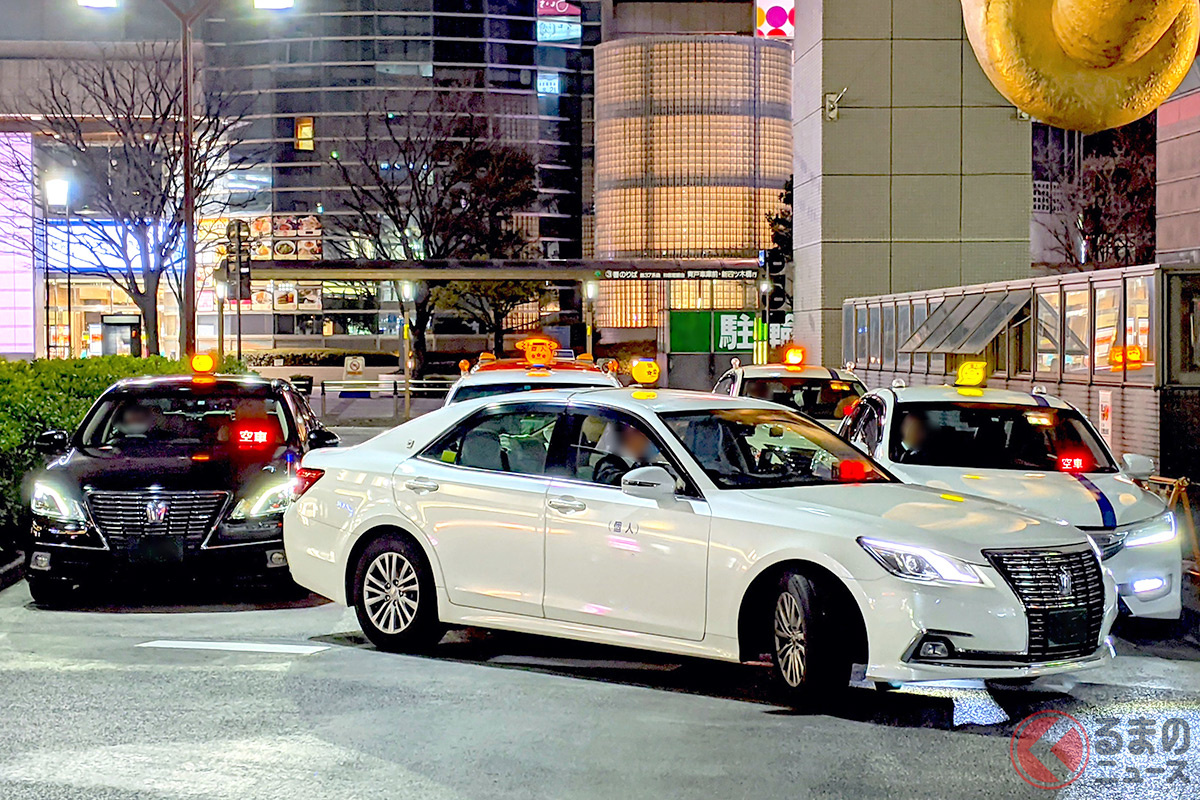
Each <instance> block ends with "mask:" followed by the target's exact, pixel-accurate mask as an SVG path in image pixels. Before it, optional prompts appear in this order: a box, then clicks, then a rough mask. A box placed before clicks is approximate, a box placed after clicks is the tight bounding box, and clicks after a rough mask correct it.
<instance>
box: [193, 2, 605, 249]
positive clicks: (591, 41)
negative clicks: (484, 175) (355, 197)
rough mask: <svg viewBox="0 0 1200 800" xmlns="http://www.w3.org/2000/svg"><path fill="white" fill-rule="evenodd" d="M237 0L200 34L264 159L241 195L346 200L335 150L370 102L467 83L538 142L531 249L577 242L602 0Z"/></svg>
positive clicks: (304, 206)
mask: <svg viewBox="0 0 1200 800" xmlns="http://www.w3.org/2000/svg"><path fill="white" fill-rule="evenodd" d="M243 5H244V6H245V8H242V7H241V6H239V5H238V4H235V3H224V4H222V6H221V7H220V8H221V10H222V13H223V14H224V17H223V18H220V19H213V20H210V21H209V23H208V24H207V27H206V29H205V33H204V38H205V42H206V45H207V51H206V52H207V58H208V63H209V66H210V68H211V74H212V76H213V80H215V81H217V82H219V83H220V84H221V85H223V86H226V87H231V88H232V89H233V90H235V91H237V92H241V93H243V96H244V97H246V98H247V99H248V100H250V101H251V112H250V117H249V123H250V126H249V128H248V130H247V131H246V140H245V143H244V146H245V147H246V148H247V152H248V153H249V154H250V156H251V158H252V160H254V161H257V162H259V163H260V166H258V167H256V168H255V169H253V170H251V171H249V172H246V173H244V174H242V175H240V176H239V179H238V181H237V182H236V183H235V184H234V185H233V186H232V187H231V188H233V189H234V191H235V192H236V193H238V194H239V199H240V202H241V207H242V208H244V209H246V210H247V211H248V212H251V213H271V214H295V215H316V214H324V215H337V214H339V213H345V210H346V209H345V203H344V198H345V193H344V192H345V189H344V186H342V185H340V183H341V181H340V180H339V175H338V173H337V172H336V170H334V169H332V168H331V166H330V159H331V154H332V153H333V152H334V151H336V150H337V149H338V147H339V143H340V142H342V141H344V137H347V136H354V135H355V134H356V131H355V129H356V124H355V123H356V121H361V118H362V115H363V114H364V113H365V112H368V111H373V110H378V109H380V108H381V107H383V108H387V109H388V110H389V111H390V110H391V109H393V108H394V109H396V110H397V111H398V112H399V111H402V110H403V109H404V108H405V107H407V106H410V105H411V103H412V101H413V98H414V97H419V96H421V95H425V96H428V95H427V93H439V92H441V93H461V92H471V93H477V94H482V95H485V96H486V108H487V109H488V113H489V114H494V115H495V116H496V117H498V118H499V121H500V123H501V128H502V130H503V131H504V135H505V136H506V137H507V138H509V139H510V140H511V141H513V142H514V143H518V144H520V145H523V146H526V147H528V148H529V149H530V151H531V152H533V153H534V154H535V157H536V160H537V164H538V190H539V191H538V200H537V203H536V205H535V207H533V208H530V209H528V212H527V213H526V214H525V215H523V216H522V218H521V219H520V220H519V223H520V224H521V225H522V227H524V228H525V229H526V230H527V231H528V232H529V233H530V234H532V235H533V237H534V238H535V239H536V241H537V244H538V248H539V250H540V255H541V256H543V257H547V258H572V257H576V258H577V257H579V256H581V255H582V254H583V249H584V237H583V233H582V232H583V228H584V225H583V221H582V218H583V216H584V213H585V202H590V200H585V198H586V197H587V191H585V190H588V189H590V187H586V186H585V183H587V182H590V178H588V179H585V176H586V175H589V174H590V172H591V170H592V161H593V159H592V146H591V142H592V136H593V132H592V112H591V108H592V95H593V85H592V84H593V71H592V48H593V46H594V45H596V44H597V43H598V42H599V40H600V6H601V3H600V2H599V0H570V1H569V2H568V0H349V2H348V1H347V0H305V2H303V3H297V4H296V6H295V8H293V9H291V10H289V11H288V12H287V13H284V14H270V13H267V12H263V11H256V10H254V9H252V8H250V7H249V6H250V4H249V3H246V4H243ZM358 135H361V124H360V125H359V126H358ZM326 219H328V217H326ZM331 227H332V226H331V225H330V224H329V223H328V222H327V223H326V224H325V229H326V238H327V241H328V236H329V230H330V228H331Z"/></svg>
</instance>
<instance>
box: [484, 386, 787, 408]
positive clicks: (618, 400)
mask: <svg viewBox="0 0 1200 800" xmlns="http://www.w3.org/2000/svg"><path fill="white" fill-rule="evenodd" d="M513 400H523V401H537V400H543V401H544V400H552V401H553V400H557V401H564V400H566V401H570V402H572V403H578V404H583V405H598V406H603V407H605V408H619V409H623V410H626V411H634V412H637V411H651V412H653V413H655V414H667V413H670V412H673V411H704V410H711V409H722V408H767V409H771V410H773V411H779V410H781V409H782V408H783V407H782V406H779V405H777V404H775V403H771V402H768V401H766V400H754V399H751V398H748V397H730V396H729V395H722V394H713V393H712V392H696V391H691V390H688V389H654V388H646V387H641V386H629V387H624V388H620V389H618V388H615V387H614V388H603V387H599V388H596V389H543V390H539V391H532V392H518V393H514V394H507V395H504V396H502V397H490V398H479V399H478V400H472V401H470V402H476V403H480V404H481V405H487V402H486V401H491V402H493V403H494V402H497V401H513ZM785 410H788V411H794V409H785Z"/></svg>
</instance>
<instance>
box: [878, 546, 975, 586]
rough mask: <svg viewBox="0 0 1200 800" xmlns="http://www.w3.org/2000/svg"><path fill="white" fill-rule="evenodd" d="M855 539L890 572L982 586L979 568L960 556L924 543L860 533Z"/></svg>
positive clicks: (899, 575)
mask: <svg viewBox="0 0 1200 800" xmlns="http://www.w3.org/2000/svg"><path fill="white" fill-rule="evenodd" d="M858 543H859V544H860V545H862V548H863V549H864V550H866V551H867V552H868V553H870V554H871V555H872V556H874V558H875V560H876V561H878V562H879V563H880V565H881V566H883V568H884V569H886V570H887V571H888V572H890V573H892V574H893V575H895V576H897V577H899V578H904V579H906V580H910V581H923V582H928V581H943V582H945V583H959V584H967V585H974V586H982V585H983V578H981V577H980V575H979V572H978V571H977V570H976V569H975V568H974V567H973V566H971V565H970V564H968V563H967V562H965V561H963V560H962V559H958V558H955V557H954V556H948V555H946V554H945V553H939V552H937V551H936V550H930V549H928V548H925V547H916V546H914V545H909V544H898V543H896V542H884V541H880V540H878V539H868V538H866V537H865V536H864V537H860V538H859V540H858Z"/></svg>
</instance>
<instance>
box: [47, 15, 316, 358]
mask: <svg viewBox="0 0 1200 800" xmlns="http://www.w3.org/2000/svg"><path fill="white" fill-rule="evenodd" d="M219 1H220V0H195V1H194V2H192V3H190V4H186V5H185V4H184V2H181V0H161V2H162V4H163V5H164V6H166V7H167V8H168V9H169V10H170V11H171V13H172V14H174V15H175V18H176V19H178V20H179V31H180V38H179V44H180V48H181V52H180V54H179V68H180V71H181V72H182V73H183V75H182V76H181V80H182V81H183V91H182V95H183V140H182V142H181V143H180V144H181V147H180V149H181V150H182V151H183V152H182V153H181V158H182V159H183V287H182V288H183V308H182V309H181V313H180V320H179V326H180V333H181V335H182V338H183V349H184V357H185V358H188V359H190V358H191V357H192V356H193V355H195V353H196V178H195V175H194V171H195V153H194V152H193V139H194V138H195V133H196V118H195V116H194V115H193V114H192V110H193V109H192V93H193V91H194V90H195V80H196V76H195V75H194V74H193V70H192V26H193V25H195V24H196V22H197V21H198V20H200V18H201V17H203V16H204V15H205V14H207V13H208V12H209V11H210V10H211V9H212V8H213V6H215V5H216V4H217V3H218V2H219ZM76 2H77V3H78V4H79V5H80V6H82V7H84V8H116V7H117V5H118V2H119V0H76ZM294 5H295V0H254V7H255V8H259V9H268V10H273V11H281V10H285V9H289V8H291V7H292V6H294ZM69 278H70V275H69V274H68V280H69ZM238 333H239V335H240V334H241V331H239V332H238Z"/></svg>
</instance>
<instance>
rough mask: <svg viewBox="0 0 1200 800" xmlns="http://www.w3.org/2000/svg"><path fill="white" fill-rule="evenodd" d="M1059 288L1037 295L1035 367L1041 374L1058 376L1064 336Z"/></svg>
mask: <svg viewBox="0 0 1200 800" xmlns="http://www.w3.org/2000/svg"><path fill="white" fill-rule="evenodd" d="M1061 308H1062V306H1061V304H1060V298H1059V295H1058V290H1057V289H1055V290H1054V291H1051V292H1039V293H1038V295H1037V326H1038V334H1037V360H1036V362H1035V369H1036V371H1037V374H1038V375H1039V376H1043V377H1053V378H1056V379H1057V377H1058V369H1059V366H1060V364H1061V361H1060V360H1059V347H1058V343H1059V340H1060V339H1061V338H1062V315H1061Z"/></svg>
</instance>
